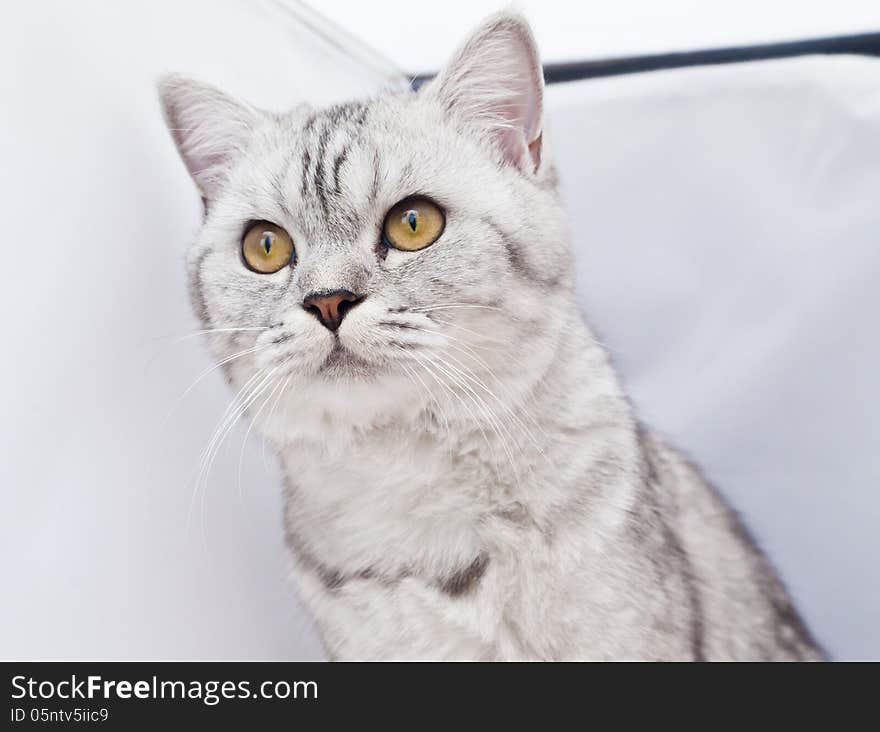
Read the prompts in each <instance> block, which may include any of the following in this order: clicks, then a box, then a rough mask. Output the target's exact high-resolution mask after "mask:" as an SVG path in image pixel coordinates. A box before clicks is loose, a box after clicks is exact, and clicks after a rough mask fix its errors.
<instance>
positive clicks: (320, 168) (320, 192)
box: [314, 122, 334, 217]
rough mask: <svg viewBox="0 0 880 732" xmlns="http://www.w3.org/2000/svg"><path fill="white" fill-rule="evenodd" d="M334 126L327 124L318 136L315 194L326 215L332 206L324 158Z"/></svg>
mask: <svg viewBox="0 0 880 732" xmlns="http://www.w3.org/2000/svg"><path fill="white" fill-rule="evenodd" d="M333 131H334V127H333V125H332V122H331V124H325V125H324V128H323V129H322V130H321V135H320V137H319V138H318V155H317V162H316V163H315V175H314V181H315V195H316V196H317V197H318V203H320V204H321V211H322V212H323V213H324V216H325V217H326V216H328V215H329V213H330V207H329V205H328V203H327V186H326V183H325V181H324V170H325V166H324V158H325V157H326V155H327V143H328V142H329V141H330V135H331V134H332V133H333Z"/></svg>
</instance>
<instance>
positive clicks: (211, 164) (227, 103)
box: [159, 74, 260, 202]
mask: <svg viewBox="0 0 880 732" xmlns="http://www.w3.org/2000/svg"><path fill="white" fill-rule="evenodd" d="M159 99H160V101H161V103H162V110H163V112H164V114H165V122H166V124H167V125H168V130H169V131H170V132H171V136H172V137H173V138H174V142H175V143H176V145H177V150H178V152H179V153H180V157H181V158H183V162H184V164H185V165H186V167H187V170H189V173H190V175H191V176H192V179H193V180H194V181H195V183H196V185H197V186H198V188H199V191H200V193H201V195H202V199H203V200H204V201H205V202H208V201H211V200H212V199H214V198H215V197H216V195H217V193H218V191H219V190H220V188H221V187H222V185H223V184H224V183H225V182H226V180H227V175H228V173H229V170H230V168H231V167H232V164H233V163H234V162H235V159H236V158H237V157H238V156H239V155H240V154H241V153H242V152H243V151H244V149H245V147H246V146H247V143H248V140H249V139H250V136H251V132H252V130H253V128H254V126H255V124H256V123H257V121H258V120H259V116H260V113H259V112H258V111H257V110H256V109H255V108H253V107H250V106H248V105H246V104H242V103H241V102H238V101H236V100H235V99H233V98H232V97H230V96H228V95H227V94H224V93H223V92H221V91H220V90H219V89H216V88H214V87H213V86H210V85H208V84H203V83H201V82H198V81H193V80H192V79H188V78H186V77H184V76H179V75H177V74H169V75H167V76H164V77H162V79H160V81H159Z"/></svg>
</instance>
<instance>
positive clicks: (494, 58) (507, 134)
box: [425, 12, 544, 172]
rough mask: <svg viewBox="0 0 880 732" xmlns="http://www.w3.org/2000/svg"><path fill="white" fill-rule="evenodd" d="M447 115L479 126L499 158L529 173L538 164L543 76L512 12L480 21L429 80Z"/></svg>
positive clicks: (531, 42)
mask: <svg viewBox="0 0 880 732" xmlns="http://www.w3.org/2000/svg"><path fill="white" fill-rule="evenodd" d="M425 93H426V94H429V95H436V97H437V98H438V99H439V100H440V102H441V103H442V104H443V105H444V106H445V107H446V108H447V109H448V110H449V112H451V113H452V114H453V115H455V116H457V117H459V118H461V119H463V120H464V121H465V122H468V123H474V124H476V125H479V126H482V128H483V129H485V130H487V131H488V132H489V136H490V138H491V141H492V143H493V144H494V145H495V146H496V147H497V149H498V150H499V152H500V153H501V154H502V156H503V158H504V160H505V161H506V162H508V163H511V164H512V165H515V166H516V167H517V168H519V169H520V170H523V171H529V172H534V171H535V170H537V168H538V166H539V165H540V163H541V131H542V117H543V98H544V74H543V71H542V68H541V61H540V59H539V57H538V49H537V46H536V45H535V39H534V37H533V36H532V31H531V29H530V28H529V25H528V23H527V22H526V21H525V19H523V18H522V17H521V16H519V15H516V14H514V13H509V12H507V13H500V14H498V15H494V16H492V17H491V18H489V19H488V20H486V21H485V22H484V23H483V25H481V26H480V27H479V28H478V29H477V30H476V31H475V32H474V33H473V35H471V37H470V38H469V39H468V40H467V41H466V42H465V43H464V45H463V46H462V47H461V48H460V49H459V50H458V52H457V53H456V54H455V56H454V57H453V59H452V61H451V62H450V63H449V65H448V66H447V67H446V68H445V69H443V71H441V72H440V74H439V75H438V76H437V78H436V79H434V80H433V81H432V82H430V85H429V86H428V88H427V89H426V90H425Z"/></svg>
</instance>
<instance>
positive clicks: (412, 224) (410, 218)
mask: <svg viewBox="0 0 880 732" xmlns="http://www.w3.org/2000/svg"><path fill="white" fill-rule="evenodd" d="M406 220H407V222H408V223H409V228H410V229H412V230H413V232H415V230H416V225H417V224H418V222H419V217H418V216H417V215H416V212H415V211H408V212H407V214H406Z"/></svg>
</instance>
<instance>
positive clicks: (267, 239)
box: [263, 232, 272, 254]
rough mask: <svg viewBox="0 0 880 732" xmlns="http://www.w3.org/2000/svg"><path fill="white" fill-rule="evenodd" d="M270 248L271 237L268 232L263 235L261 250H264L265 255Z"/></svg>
mask: <svg viewBox="0 0 880 732" xmlns="http://www.w3.org/2000/svg"><path fill="white" fill-rule="evenodd" d="M271 248H272V235H271V234H270V233H269V232H266V233H265V234H263V249H265V250H266V254H268V253H269V250H270V249H271Z"/></svg>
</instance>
